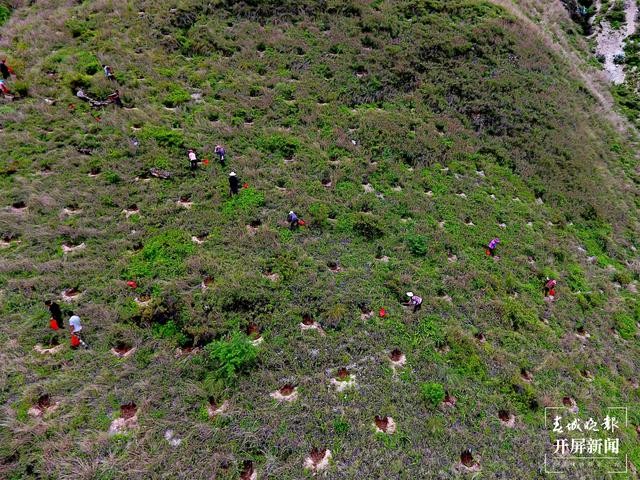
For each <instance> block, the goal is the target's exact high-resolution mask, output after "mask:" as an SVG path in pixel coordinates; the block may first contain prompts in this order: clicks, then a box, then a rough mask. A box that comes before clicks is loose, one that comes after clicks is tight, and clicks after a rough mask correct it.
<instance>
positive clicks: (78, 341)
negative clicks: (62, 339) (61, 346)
mask: <svg viewBox="0 0 640 480" xmlns="http://www.w3.org/2000/svg"><path fill="white" fill-rule="evenodd" d="M69 331H70V332H71V348H78V347H79V346H81V345H82V347H83V348H89V346H88V345H87V344H86V343H85V341H84V339H83V338H82V336H83V334H81V333H80V332H81V331H82V323H81V322H80V317H79V316H78V315H76V314H74V313H73V312H71V317H69Z"/></svg>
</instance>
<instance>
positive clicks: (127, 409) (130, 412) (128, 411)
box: [120, 402, 138, 420]
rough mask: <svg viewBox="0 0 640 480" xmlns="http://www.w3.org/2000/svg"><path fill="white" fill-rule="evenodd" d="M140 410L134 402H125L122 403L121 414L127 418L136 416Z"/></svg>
mask: <svg viewBox="0 0 640 480" xmlns="http://www.w3.org/2000/svg"><path fill="white" fill-rule="evenodd" d="M137 411H138V406H137V405H136V404H135V403H134V402H129V403H125V404H124V405H120V416H121V417H122V418H124V419H125V420H129V419H130V418H133V417H135V415H136V413H137Z"/></svg>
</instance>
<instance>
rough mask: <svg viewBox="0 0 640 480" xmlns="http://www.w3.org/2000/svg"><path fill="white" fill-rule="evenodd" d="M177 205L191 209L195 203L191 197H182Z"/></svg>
mask: <svg viewBox="0 0 640 480" xmlns="http://www.w3.org/2000/svg"><path fill="white" fill-rule="evenodd" d="M176 203H177V204H178V206H180V207H184V208H191V207H192V206H193V202H192V201H191V196H189V195H182V196H181V197H180V198H179V199H178V201H177V202H176Z"/></svg>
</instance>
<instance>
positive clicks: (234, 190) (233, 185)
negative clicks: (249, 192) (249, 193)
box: [229, 172, 240, 197]
mask: <svg viewBox="0 0 640 480" xmlns="http://www.w3.org/2000/svg"><path fill="white" fill-rule="evenodd" d="M239 188H240V180H239V179H238V175H236V172H231V173H230V174H229V196H231V197H233V196H234V195H237V194H238V189H239Z"/></svg>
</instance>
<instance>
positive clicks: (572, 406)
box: [562, 397, 578, 413]
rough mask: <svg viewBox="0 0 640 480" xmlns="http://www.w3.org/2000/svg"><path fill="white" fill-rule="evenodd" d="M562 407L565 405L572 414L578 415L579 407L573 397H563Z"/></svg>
mask: <svg viewBox="0 0 640 480" xmlns="http://www.w3.org/2000/svg"><path fill="white" fill-rule="evenodd" d="M562 405H564V406H565V407H566V408H567V409H568V410H569V411H570V412H571V413H578V405H577V403H576V401H575V400H574V399H573V398H572V397H563V398H562Z"/></svg>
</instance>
